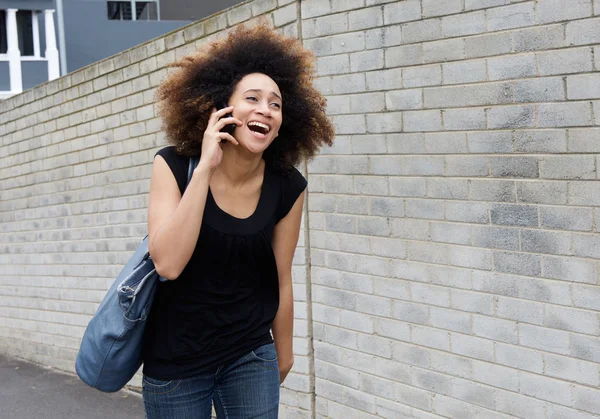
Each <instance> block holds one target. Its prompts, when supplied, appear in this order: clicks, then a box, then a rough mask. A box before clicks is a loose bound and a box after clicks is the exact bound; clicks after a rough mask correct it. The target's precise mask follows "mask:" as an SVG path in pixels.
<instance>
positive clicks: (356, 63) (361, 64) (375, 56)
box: [350, 50, 384, 72]
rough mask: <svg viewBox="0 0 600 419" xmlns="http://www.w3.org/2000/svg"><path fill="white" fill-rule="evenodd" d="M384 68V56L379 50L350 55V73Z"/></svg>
mask: <svg viewBox="0 0 600 419" xmlns="http://www.w3.org/2000/svg"><path fill="white" fill-rule="evenodd" d="M383 67H384V56H383V51H381V50H372V51H362V52H355V53H352V54H350V69H351V71H352V72H360V71H368V70H376V69H379V68H383Z"/></svg>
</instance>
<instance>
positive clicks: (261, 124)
mask: <svg viewBox="0 0 600 419" xmlns="http://www.w3.org/2000/svg"><path fill="white" fill-rule="evenodd" d="M250 125H255V126H257V127H260V128H263V129H265V130H266V131H267V132H269V131H270V130H271V128H269V126H268V125H266V124H263V123H261V122H256V121H252V122H248V126H250Z"/></svg>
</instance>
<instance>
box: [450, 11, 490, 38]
mask: <svg viewBox="0 0 600 419" xmlns="http://www.w3.org/2000/svg"><path fill="white" fill-rule="evenodd" d="M485 26H486V22H485V12H484V11H477V12H470V13H461V14H456V15H454V16H447V17H444V18H442V35H443V36H444V37H454V36H465V35H474V34H478V33H483V32H485V31H486V27H485Z"/></svg>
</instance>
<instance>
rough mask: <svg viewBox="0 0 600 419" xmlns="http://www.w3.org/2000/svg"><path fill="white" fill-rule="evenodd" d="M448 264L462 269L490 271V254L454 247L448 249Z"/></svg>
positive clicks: (484, 251)
mask: <svg viewBox="0 0 600 419" xmlns="http://www.w3.org/2000/svg"><path fill="white" fill-rule="evenodd" d="M449 257H450V263H451V264H452V265H454V266H461V267H464V268H474V269H484V270H490V269H491V265H492V252H490V251H489V250H487V249H476V248H465V247H460V248H458V247H456V248H450V254H449Z"/></svg>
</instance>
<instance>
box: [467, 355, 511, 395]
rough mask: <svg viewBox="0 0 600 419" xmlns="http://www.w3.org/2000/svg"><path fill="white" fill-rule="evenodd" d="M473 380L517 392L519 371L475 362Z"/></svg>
mask: <svg viewBox="0 0 600 419" xmlns="http://www.w3.org/2000/svg"><path fill="white" fill-rule="evenodd" d="M473 379H474V380H475V381H477V382H481V383H485V384H489V385H492V386H494V387H500V388H503V389H506V390H512V391H517V390H518V387H519V373H518V371H516V370H514V369H511V368H507V367H503V366H501V365H494V364H488V363H485V362H480V361H474V362H473Z"/></svg>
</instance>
